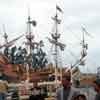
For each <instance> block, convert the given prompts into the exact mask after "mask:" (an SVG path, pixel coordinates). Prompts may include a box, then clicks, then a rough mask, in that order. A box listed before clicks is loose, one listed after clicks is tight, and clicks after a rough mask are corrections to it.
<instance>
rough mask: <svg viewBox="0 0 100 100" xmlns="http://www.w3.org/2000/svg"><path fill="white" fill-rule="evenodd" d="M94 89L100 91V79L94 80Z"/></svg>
mask: <svg viewBox="0 0 100 100" xmlns="http://www.w3.org/2000/svg"><path fill="white" fill-rule="evenodd" d="M94 90H95V91H96V92H98V93H100V79H96V80H95V81H94Z"/></svg>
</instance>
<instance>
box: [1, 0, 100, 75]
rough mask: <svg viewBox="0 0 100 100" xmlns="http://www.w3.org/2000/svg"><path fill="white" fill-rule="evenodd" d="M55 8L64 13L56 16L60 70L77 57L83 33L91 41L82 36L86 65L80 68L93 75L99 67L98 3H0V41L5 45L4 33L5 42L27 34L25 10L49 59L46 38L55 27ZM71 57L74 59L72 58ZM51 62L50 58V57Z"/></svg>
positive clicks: (96, 0) (42, 0)
mask: <svg viewBox="0 0 100 100" xmlns="http://www.w3.org/2000/svg"><path fill="white" fill-rule="evenodd" d="M56 4H57V5H59V7H60V8H61V9H62V10H63V13H62V14H61V13H60V12H59V16H60V19H61V20H62V23H61V25H60V26H59V33H61V39H60V41H61V42H62V43H64V44H66V48H65V50H64V51H63V52H60V61H61V62H62V66H66V67H68V66H69V65H70V64H73V63H74V62H75V61H76V60H77V59H79V56H80V48H81V45H80V41H81V39H82V29H81V26H84V27H85V29H86V30H87V31H88V33H89V34H91V36H92V38H91V37H89V36H87V35H85V39H86V42H87V43H88V51H87V52H88V54H87V57H86V65H85V66H80V69H81V70H82V71H83V72H93V73H94V72H96V71H97V67H98V66H99V59H100V56H99V51H100V47H99V37H100V34H99V26H100V11H99V9H100V6H99V5H100V1H99V0H0V39H1V44H3V43H4V40H3V37H2V36H3V33H4V32H5V31H6V33H7V34H8V36H9V37H8V40H12V39H13V38H15V37H18V36H19V35H21V34H25V33H26V32H27V24H26V23H27V18H28V8H29V9H30V16H31V19H32V20H36V22H37V26H36V27H32V32H33V35H34V41H39V40H41V39H42V40H43V41H44V42H45V49H46V52H47V54H48V56H49V55H51V54H50V50H51V49H49V48H51V45H50V43H49V42H48V40H47V37H50V33H51V32H52V28H53V26H54V24H53V21H52V19H51V17H52V16H54V15H55V12H56ZM3 26H5V29H4V28H3ZM24 40H25V37H24V38H22V39H21V40H19V41H17V43H16V44H17V45H21V46H22V45H24V42H25V41H24ZM72 55H73V56H72ZM49 58H50V57H49Z"/></svg>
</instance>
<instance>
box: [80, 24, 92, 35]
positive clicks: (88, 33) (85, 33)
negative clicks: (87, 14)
mask: <svg viewBox="0 0 100 100" xmlns="http://www.w3.org/2000/svg"><path fill="white" fill-rule="evenodd" d="M82 30H83V31H84V32H85V34H87V35H88V36H90V37H92V35H90V34H89V33H88V32H87V30H86V29H85V28H84V27H83V26H82Z"/></svg>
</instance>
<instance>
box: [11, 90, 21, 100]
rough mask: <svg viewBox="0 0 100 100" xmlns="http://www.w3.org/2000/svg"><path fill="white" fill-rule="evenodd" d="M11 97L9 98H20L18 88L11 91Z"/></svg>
mask: <svg viewBox="0 0 100 100" xmlns="http://www.w3.org/2000/svg"><path fill="white" fill-rule="evenodd" d="M11 98H12V99H11V100H20V99H19V94H18V90H14V91H13V93H12V97H11Z"/></svg>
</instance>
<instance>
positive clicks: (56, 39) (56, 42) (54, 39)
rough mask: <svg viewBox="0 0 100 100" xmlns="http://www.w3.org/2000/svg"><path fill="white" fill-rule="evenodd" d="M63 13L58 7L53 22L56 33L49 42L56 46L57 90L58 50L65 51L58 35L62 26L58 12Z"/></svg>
mask: <svg viewBox="0 0 100 100" xmlns="http://www.w3.org/2000/svg"><path fill="white" fill-rule="evenodd" d="M58 10H59V12H61V11H62V10H61V9H60V8H59V7H58V6H57V5H56V15H55V16H54V17H52V20H53V21H54V23H55V33H52V34H51V38H52V39H50V38H48V40H49V42H50V43H51V44H52V45H53V46H54V53H53V55H54V61H55V82H56V88H57V76H58V75H57V69H58V48H60V50H61V51H63V50H64V48H65V44H63V43H60V42H59V39H60V36H61V34H59V33H58V25H59V24H61V20H60V19H59V18H58V12H57V11H58Z"/></svg>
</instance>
